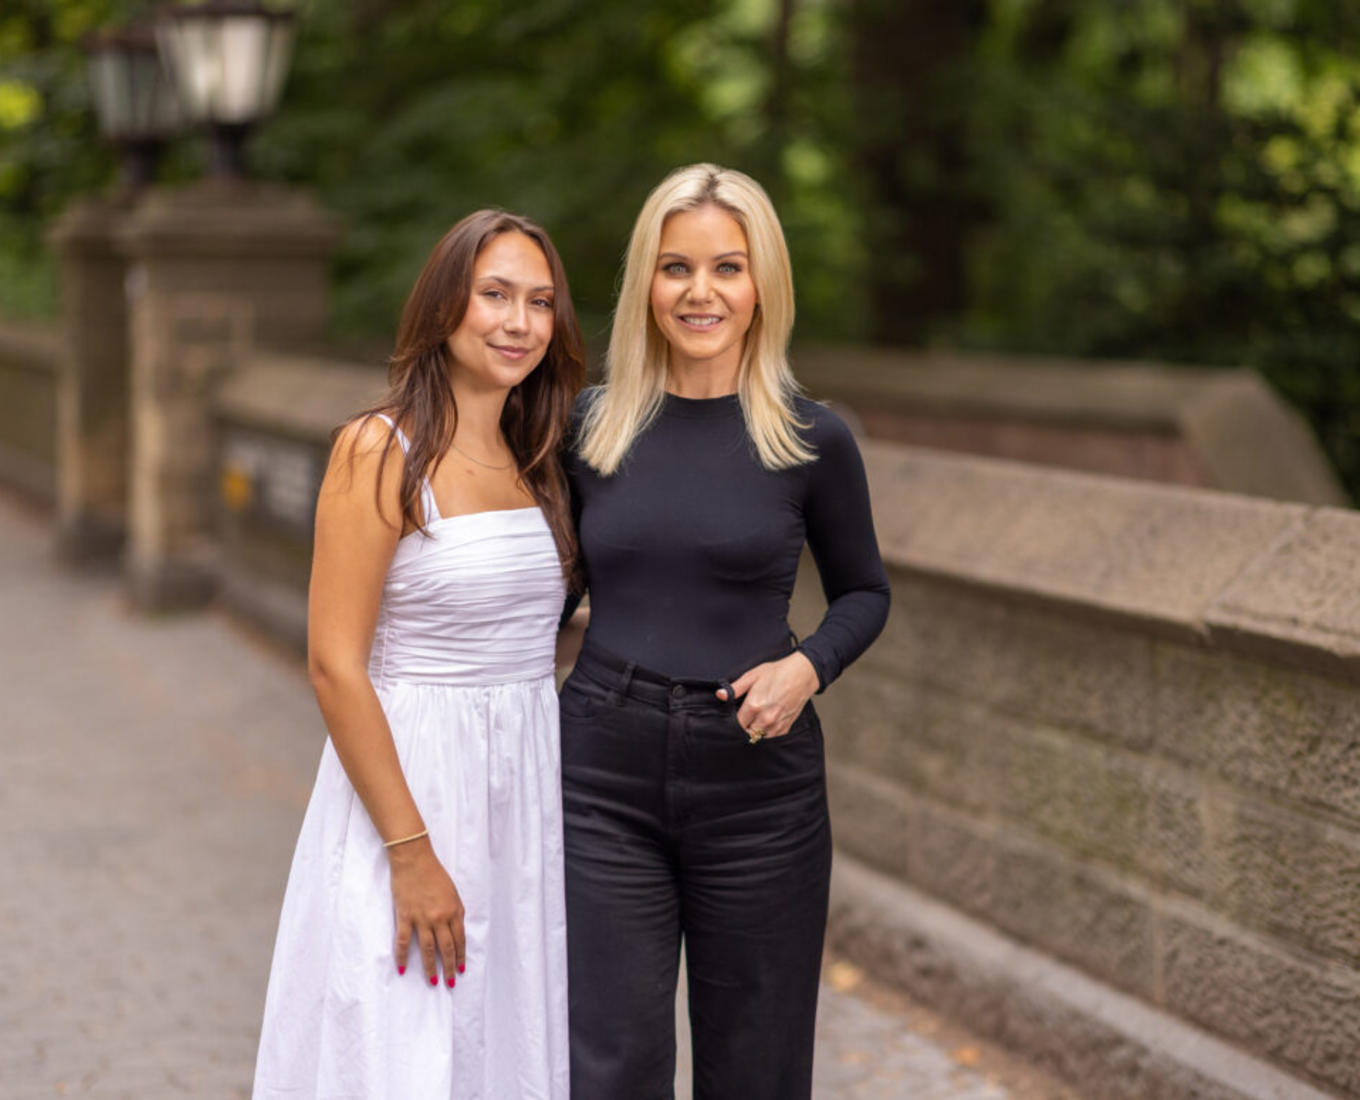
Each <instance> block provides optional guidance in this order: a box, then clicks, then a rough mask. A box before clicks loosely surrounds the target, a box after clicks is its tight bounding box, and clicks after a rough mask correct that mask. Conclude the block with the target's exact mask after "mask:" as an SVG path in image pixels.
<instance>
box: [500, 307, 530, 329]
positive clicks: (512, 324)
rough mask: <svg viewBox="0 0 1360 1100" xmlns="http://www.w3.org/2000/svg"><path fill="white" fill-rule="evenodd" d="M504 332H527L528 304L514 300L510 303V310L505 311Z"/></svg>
mask: <svg viewBox="0 0 1360 1100" xmlns="http://www.w3.org/2000/svg"><path fill="white" fill-rule="evenodd" d="M505 331H506V332H528V331H529V303H528V302H525V301H523V300H516V301H514V302H511V303H510V308H509V309H507V310H506V311H505Z"/></svg>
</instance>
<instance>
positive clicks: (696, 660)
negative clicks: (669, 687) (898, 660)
mask: <svg viewBox="0 0 1360 1100" xmlns="http://www.w3.org/2000/svg"><path fill="white" fill-rule="evenodd" d="M590 398H591V391H587V392H586V393H584V394H582V396H581V399H580V401H578V403H577V409H576V416H575V418H574V423H573V428H575V427H576V426H577V425H579V423H580V417H581V414H582V412H583V410H584V408H585V403H586V402H587V401H589V400H590ZM795 411H796V414H797V418H798V420H799V421H800V422H801V423H804V424H806V425H808V427H806V428H805V429H802V433H801V434H802V437H803V439H804V440H805V441H806V442H807V443H808V444H809V445H810V446H811V448H812V449H813V450H814V452H815V453H816V455H817V458H816V460H815V461H813V462H809V463H805V464H803V465H800V466H795V467H792V468H790V469H786V470H767V469H765V468H764V467H763V466H762V465H761V464H760V460H759V458H758V457H757V456H756V452H755V447H754V445H753V444H752V442H751V440H750V437H749V435H748V433H747V431H746V423H745V420H744V418H743V416H742V411H741V404H740V401H739V399H738V398H737V396H736V395H735V394H733V395H730V396H726V397H715V398H708V399H702V400H694V399H689V398H683V397H676V396H674V395H673V394H667V395H666V397H665V399H664V403H663V404H662V406H661V410H660V412H659V413H658V414H657V416H656V418H655V419H654V420H653V421H652V423H651V424H649V425H648V426H647V428H646V429H645V430H644V431H643V432H642V433H641V434H640V435H639V436H638V438H637V439H636V440H635V441H634V443H633V446H632V448H631V449H630V450H629V452H628V455H627V457H626V458H625V459H624V461H623V465H622V466H621V467H620V468H619V470H618V472H616V473H615V474H613V475H611V476H609V477H603V476H601V475H600V474H599V473H597V472H596V471H595V470H594V469H592V468H591V467H590V466H589V465H587V464H586V463H585V462H584V461H583V460H582V459H581V458H580V456H579V455H577V454H576V453H575V449H574V446H572V447H569V450H568V456H567V462H566V469H567V477H568V481H569V483H570V486H571V494H572V508H573V512H574V515H575V519H576V528H577V531H578V533H579V536H580V545H581V557H582V563H583V566H584V572H585V578H586V586H587V588H588V590H589V592H590V626H589V628H588V633H587V639H588V641H589V642H591V643H593V644H597V645H599V646H601V647H602V648H604V649H606V650H608V651H610V652H611V653H614V654H617V655H619V656H621V657H624V658H626V659H627V660H630V661H635V662H637V664H638V665H640V666H641V667H643V668H648V669H651V670H653V671H655V672H660V673H662V674H664V675H667V676H670V677H674V678H682V677H686V678H695V679H708V680H721V679H725V678H735V677H736V676H737V675H739V674H741V673H743V672H745V671H746V670H747V669H748V668H750V667H751V666H752V665H754V664H756V663H758V662H759V661H761V660H768V659H770V657H771V656H772V655H777V654H779V653H781V652H787V650H788V648H789V643H788V639H789V626H788V610H789V599H790V597H791V596H792V594H793V586H794V580H795V579H796V577H797V573H798V559H799V556H800V555H801V553H802V549H803V543H804V540H806V541H807V543H808V545H809V547H810V548H811V550H812V555H813V558H814V560H815V561H816V563H817V569H818V572H819V574H820V575H821V581H822V588H823V591H824V592H825V594H826V599H827V603H828V606H827V611H826V615H825V617H824V618H823V619H822V622H821V625H820V626H818V628H817V630H816V631H815V632H814V633H812V634H810V635H809V636H808V637H807V638H804V639H803V640H802V642H801V644H800V645H799V647H798V648H799V649H801V650H802V651H803V653H804V654H805V655H806V656H807V657H808V659H809V660H810V661H811V662H812V664H813V666H814V667H815V668H816V670H817V676H818V679H819V681H820V686H821V687H822V688H825V687H826V686H827V685H828V684H829V683H831V681H832V680H834V679H835V678H836V677H837V676H839V675H840V674H841V672H842V671H843V670H844V669H845V667H846V666H847V665H849V664H850V662H851V661H853V660H854V659H855V658H856V657H858V656H859V655H860V654H861V653H863V652H864V650H865V649H867V648H868V646H869V643H871V642H872V641H873V640H874V638H876V637H877V636H878V633H879V631H880V630H882V629H883V624H884V622H885V620H886V619H887V615H888V601H889V589H888V579H887V576H886V574H885V573H884V570H883V562H882V560H881V558H880V557H879V553H878V542H877V539H876V538H875V537H874V525H873V518H872V516H871V514H870V511H869V487H868V483H867V481H866V479H865V476H864V463H863V461H862V460H861V458H860V454H859V449H858V448H857V447H856V446H855V441H854V438H853V436H851V434H850V431H849V429H848V428H847V427H846V426H845V423H844V421H842V420H841V419H840V417H838V416H836V414H835V413H833V412H831V411H830V410H829V409H827V408H825V407H824V406H821V405H818V404H816V403H815V402H812V401H808V400H805V399H802V398H799V399H797V400H796V403H795ZM572 434H573V437H574V435H575V432H574V431H573V433H572ZM573 606H574V605H573ZM568 610H569V611H570V608H569V609H568Z"/></svg>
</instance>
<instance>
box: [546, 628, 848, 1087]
mask: <svg viewBox="0 0 1360 1100" xmlns="http://www.w3.org/2000/svg"><path fill="white" fill-rule="evenodd" d="M742 671H744V670H742V669H738V670H734V675H735V674H736V673H740V672H742ZM717 687H718V682H717V681H693V680H689V681H686V680H671V679H668V678H666V677H664V676H660V675H657V674H656V673H652V672H649V671H647V670H646V669H641V668H637V667H636V666H634V665H632V664H630V663H627V662H625V661H623V660H622V659H620V658H617V657H614V656H612V655H610V654H607V653H604V652H602V651H600V650H599V649H598V648H594V647H591V646H589V645H587V647H586V649H584V650H583V651H582V653H581V656H580V658H579V659H578V661H577V663H576V668H575V670H574V671H573V672H572V674H571V676H570V677H569V678H568V680H567V682H566V684H565V685H564V686H563V688H562V700H561V701H562V708H561V709H562V792H563V813H564V819H565V829H566V888H567V958H568V971H569V980H570V997H571V1084H572V1090H571V1091H572V1096H573V1098H574V1100H658V1098H661V1097H666V1098H669V1097H671V1096H672V1094H673V1082H674V1077H675V1016H674V1007H675V985H676V973H677V969H678V965H679V951H680V940H681V936H683V937H684V942H685V963H686V967H687V970H688V975H689V1014H690V1028H691V1035H692V1042H693V1048H694V1097H695V1100H799V1098H806V1097H808V1096H809V1095H810V1094H811V1089H812V1045H813V1027H814V1020H815V1016H816V1011H817V988H818V975H819V970H820V966H821V955H822V940H823V936H824V934H825V930H826V909H827V891H828V883H829V879H830V873H831V827H830V822H829V820H828V818H827V809H826V770H825V764H824V760H823V752H822V731H821V726H820V725H819V723H818V721H817V715H816V713H815V712H814V711H813V709H812V706H811V705H810V704H809V705H808V706H807V707H806V708H805V709H804V710H803V713H802V714H801V715H800V716H799V718H798V719H797V721H795V722H794V725H793V728H792V730H791V731H790V732H789V733H788V735H787V736H785V737H780V738H774V739H767V740H764V741H761V742H759V743H757V744H754V745H752V744H750V743H748V740H747V736H746V732H745V731H744V730H743V729H742V728H741V726H740V725H739V724H738V723H737V717H736V714H737V704H736V703H733V702H720V701H719V700H718V699H717V698H716V697H715V695H714V692H715V691H716V689H717Z"/></svg>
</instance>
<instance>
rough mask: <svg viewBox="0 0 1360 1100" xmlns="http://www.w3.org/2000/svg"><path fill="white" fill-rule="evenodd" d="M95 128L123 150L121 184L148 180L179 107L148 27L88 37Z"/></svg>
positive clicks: (132, 186) (174, 125)
mask: <svg viewBox="0 0 1360 1100" xmlns="http://www.w3.org/2000/svg"><path fill="white" fill-rule="evenodd" d="M85 49H86V53H87V56H88V69H89V78H90V88H91V90H92V92H93V97H94V106H95V114H96V116H97V117H98V119H99V130H100V133H102V134H103V135H104V137H105V138H107V139H108V140H109V141H110V142H112V143H113V144H114V145H116V146H117V147H118V148H119V150H120V151H121V153H122V160H123V186H124V187H126V188H127V189H128V190H130V191H132V190H136V189H138V188H140V187H143V186H145V185H146V184H148V183H150V182H151V179H152V177H153V176H154V175H155V172H156V161H157V159H158V157H159V156H160V152H161V149H162V147H163V146H164V145H165V143H166V141H168V140H169V139H170V138H171V137H172V136H173V135H174V133H175V131H176V130H177V129H178V126H179V110H178V105H177V103H176V99H175V93H174V90H173V89H172V88H171V87H170V83H169V81H168V80H167V79H166V75H165V70H164V68H163V67H162V66H161V59H160V55H159V53H158V52H157V50H156V37H155V35H154V34H153V33H152V31H151V29H150V28H149V27H129V28H127V29H125V30H119V31H106V32H104V33H101V34H97V35H93V36H91V37H90V38H89V39H87V40H86V43H85Z"/></svg>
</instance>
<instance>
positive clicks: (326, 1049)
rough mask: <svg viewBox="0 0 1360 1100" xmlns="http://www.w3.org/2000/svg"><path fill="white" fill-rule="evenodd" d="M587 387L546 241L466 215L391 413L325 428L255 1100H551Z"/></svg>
mask: <svg viewBox="0 0 1360 1100" xmlns="http://www.w3.org/2000/svg"><path fill="white" fill-rule="evenodd" d="M583 373H584V371H583V355H582V343H581V335H580V330H579V328H578V326H577V323H576V318H575V314H574V312H573V309H572V304H571V299H570V296H569V294H568V290H567V282H566V278H565V275H564V273H563V270H562V264H561V261H560V259H559V258H558V256H557V253H556V251H555V250H554V248H553V246H552V243H551V242H550V241H549V239H548V237H547V234H546V233H544V231H543V230H542V229H541V228H540V227H538V226H537V225H536V224H534V223H533V222H530V221H528V220H527V219H524V218H520V217H516V216H514V215H510V214H505V213H502V212H500V211H489V210H484V211H479V212H478V213H476V214H472V215H470V216H469V217H467V218H465V219H463V220H462V221H461V222H459V223H458V224H457V225H456V226H454V227H453V229H451V230H450V231H449V233H448V234H447V235H446V236H445V237H444V238H443V239H442V240H441V241H440V242H439V244H438V245H437V246H436V247H435V249H434V251H433V252H432V253H431V255H430V258H429V260H428V261H427V262H426V265H425V268H424V270H423V271H422V272H421V274H420V277H419V278H418V279H417V281H416V285H415V287H414V289H413V290H412V291H411V295H410V297H409V299H408V300H407V303H406V308H405V310H404V312H403V315H402V320H401V327H400V330H399V334H398V339H397V346H396V350H395V352H394V354H393V356H392V360H391V383H392V384H391V389H390V392H389V394H388V396H387V398H386V400H385V401H384V402H383V403H382V404H381V405H380V406H378V407H377V408H375V409H373V410H371V411H370V412H368V413H366V414H364V415H361V416H359V417H357V418H356V419H355V420H353V421H352V422H350V423H349V424H348V425H347V426H345V427H344V428H343V429H342V430H341V431H340V433H339V436H338V439H337V442H336V445H335V448H334V450H333V452H332V456H331V460H330V464H329V467H328V469H327V471H326V475H325V478H324V480H323V482H322V485H321V492H320V497H319V499H318V502H317V511H316V539H315V547H314V557H313V561H312V576H311V589H310V592H309V596H308V668H309V672H310V675H311V680H312V685H313V687H314V689H315V691H316V696H317V700H318V702H319V703H320V706H321V712H322V715H323V716H324V718H325V721H326V727H327V729H328V731H329V733H330V736H329V738H328V740H327V742H326V746H325V749H324V751H323V754H322V759H321V765H320V770H319V773H318V775H317V780H316V786H315V789H314V790H313V793H312V798H311V801H310V803H309V805H308V808H307V814H306V817H305V819H304V821H303V825H302V832H301V836H300V838H299V840H298V845H297V850H296V854H295V856H294V859H293V867H292V872H291V874H290V876H289V880H288V889H287V893H286V895H285V898H284V903H283V911H282V914H281V916H280V919H279V932H278V938H277V941H276V943H275V949H274V961H273V967H272V969H271V972H270V978H269V993H268V996H267V998H266V1003H265V1013H264V1024H263V1030H262V1035H261V1040H260V1050H259V1057H258V1061H257V1065H256V1075H255V1091H254V1096H255V1100H282V1098H284V1097H286V1098H287V1100H302V1098H304V1097H326V1098H327V1100H341V1098H354V1100H358V1098H365V1100H436V1098H438V1100H474V1098H478V1100H516V1098H530V1097H532V1098H535V1100H539V1098H542V1100H566V1097H567V1096H568V1092H569V1089H568V1080H567V1077H568V1053H567V988H566V939H565V926H564V916H563V906H564V903H563V886H562V816H561V793H560V786H559V772H560V760H559V752H560V748H559V741H558V714H557V699H556V695H555V693H554V685H553V663H554V662H553V648H554V640H555V635H556V627H557V620H558V616H559V614H560V613H561V609H562V600H563V592H564V588H565V584H566V582H567V581H568V580H569V579H570V577H571V576H572V575H573V571H574V569H575V568H576V544H575V538H574V535H573V532H572V526H571V519H570V513H569V509H568V503H567V493H566V487H565V483H564V480H563V476H562V472H561V469H560V467H559V464H558V450H559V445H560V442H561V439H562V434H563V431H564V428H565V424H566V420H567V415H568V412H569V410H570V408H571V404H572V400H573V398H574V396H575V393H576V391H577V390H578V389H579V388H580V385H581V381H582V377H583ZM408 967H409V972H408Z"/></svg>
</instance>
